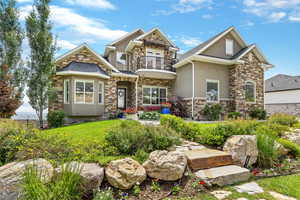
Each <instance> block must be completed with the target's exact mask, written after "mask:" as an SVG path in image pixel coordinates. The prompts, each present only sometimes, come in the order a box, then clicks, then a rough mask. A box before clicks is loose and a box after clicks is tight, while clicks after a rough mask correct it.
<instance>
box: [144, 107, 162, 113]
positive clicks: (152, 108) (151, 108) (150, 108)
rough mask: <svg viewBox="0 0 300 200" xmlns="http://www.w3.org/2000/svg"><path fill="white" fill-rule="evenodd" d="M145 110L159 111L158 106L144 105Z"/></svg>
mask: <svg viewBox="0 0 300 200" xmlns="http://www.w3.org/2000/svg"><path fill="white" fill-rule="evenodd" d="M144 111H145V112H151V111H160V106H144Z"/></svg>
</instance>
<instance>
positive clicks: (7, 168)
mask: <svg viewBox="0 0 300 200" xmlns="http://www.w3.org/2000/svg"><path fill="white" fill-rule="evenodd" d="M30 166H34V167H35V169H36V170H37V173H38V175H39V176H40V177H41V180H42V181H43V182H45V183H47V182H49V181H50V180H51V178H52V176H53V171H54V169H53V167H52V165H51V164H50V163H49V162H48V161H47V160H45V159H42V158H39V159H35V160H27V161H22V162H12V163H8V164H6V165H4V166H2V167H0V199H5V200H15V199H18V196H19V195H20V192H21V188H20V185H19V184H20V182H21V181H22V178H23V174H24V172H25V170H26V169H27V168H28V167H30Z"/></svg>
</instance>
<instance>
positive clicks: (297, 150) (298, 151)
mask: <svg viewBox="0 0 300 200" xmlns="http://www.w3.org/2000/svg"><path fill="white" fill-rule="evenodd" d="M277 142H279V143H280V144H281V145H282V146H283V147H284V148H286V149H289V150H291V152H292V154H294V156H296V157H299V158H300V146H299V145H297V144H295V143H293V142H291V141H289V140H287V139H283V138H279V139H278V140H277Z"/></svg>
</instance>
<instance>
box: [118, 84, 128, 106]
mask: <svg viewBox="0 0 300 200" xmlns="http://www.w3.org/2000/svg"><path fill="white" fill-rule="evenodd" d="M118 109H122V110H124V109H126V88H118Z"/></svg>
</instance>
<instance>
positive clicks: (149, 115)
mask: <svg viewBox="0 0 300 200" xmlns="http://www.w3.org/2000/svg"><path fill="white" fill-rule="evenodd" d="M159 118H160V113H159V112H155V111H153V112H143V113H142V114H140V115H139V119H142V120H153V121H155V120H159Z"/></svg>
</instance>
